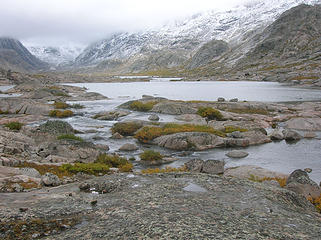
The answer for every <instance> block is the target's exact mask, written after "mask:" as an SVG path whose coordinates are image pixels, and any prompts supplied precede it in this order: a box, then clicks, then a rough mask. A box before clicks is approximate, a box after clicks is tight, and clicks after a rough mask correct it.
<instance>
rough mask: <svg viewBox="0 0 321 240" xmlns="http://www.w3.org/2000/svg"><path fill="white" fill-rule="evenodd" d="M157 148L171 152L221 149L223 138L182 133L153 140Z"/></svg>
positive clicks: (202, 133) (196, 133) (212, 135)
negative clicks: (170, 150)
mask: <svg viewBox="0 0 321 240" xmlns="http://www.w3.org/2000/svg"><path fill="white" fill-rule="evenodd" d="M153 143H154V144H157V145H158V146H161V147H164V148H168V149H173V150H199V151H202V150H207V149H211V148H216V147H223V146H224V140H223V138H221V137H219V136H216V135H214V134H210V133H205V132H184V133H175V134H170V135H165V136H161V137H158V138H155V139H154V140H153Z"/></svg>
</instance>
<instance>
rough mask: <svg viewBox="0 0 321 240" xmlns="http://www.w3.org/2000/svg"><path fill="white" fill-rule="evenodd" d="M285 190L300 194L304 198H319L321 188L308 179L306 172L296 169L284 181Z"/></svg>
mask: <svg viewBox="0 0 321 240" xmlns="http://www.w3.org/2000/svg"><path fill="white" fill-rule="evenodd" d="M285 187H286V188H287V189H289V190H291V191H294V192H296V193H299V194H302V195H304V196H305V197H310V196H311V197H313V198H317V197H320V194H321V188H320V187H319V186H318V184H317V183H315V182H314V181H312V180H311V179H310V178H309V175H308V174H307V172H305V171H303V170H301V169H297V170H295V171H294V172H292V173H291V174H290V176H289V177H288V179H287V181H286V186H285Z"/></svg>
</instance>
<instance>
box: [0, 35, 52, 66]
mask: <svg viewBox="0 0 321 240" xmlns="http://www.w3.org/2000/svg"><path fill="white" fill-rule="evenodd" d="M0 66H1V67H2V68H4V69H11V70H17V71H22V72H24V71H36V70H40V69H46V68H48V64H47V63H44V62H42V61H41V60H39V59H38V58H36V57H35V56H33V55H32V54H31V53H30V52H29V51H28V49H26V48H25V47H24V46H23V45H22V43H21V42H19V41H18V40H16V39H12V38H0Z"/></svg>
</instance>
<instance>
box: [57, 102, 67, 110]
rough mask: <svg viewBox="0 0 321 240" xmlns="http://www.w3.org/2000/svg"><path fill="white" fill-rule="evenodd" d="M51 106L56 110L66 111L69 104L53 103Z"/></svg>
mask: <svg viewBox="0 0 321 240" xmlns="http://www.w3.org/2000/svg"><path fill="white" fill-rule="evenodd" d="M53 106H54V107H55V108H56V109H66V108H68V107H69V104H67V103H65V102H54V104H53Z"/></svg>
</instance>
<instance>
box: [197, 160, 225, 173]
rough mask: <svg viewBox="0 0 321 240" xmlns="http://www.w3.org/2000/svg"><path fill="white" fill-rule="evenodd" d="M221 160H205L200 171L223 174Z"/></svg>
mask: <svg viewBox="0 0 321 240" xmlns="http://www.w3.org/2000/svg"><path fill="white" fill-rule="evenodd" d="M224 165H225V163H224V162H223V161H219V160H207V161H205V162H204V164H203V168H202V172H203V173H209V174H223V173H224Z"/></svg>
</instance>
